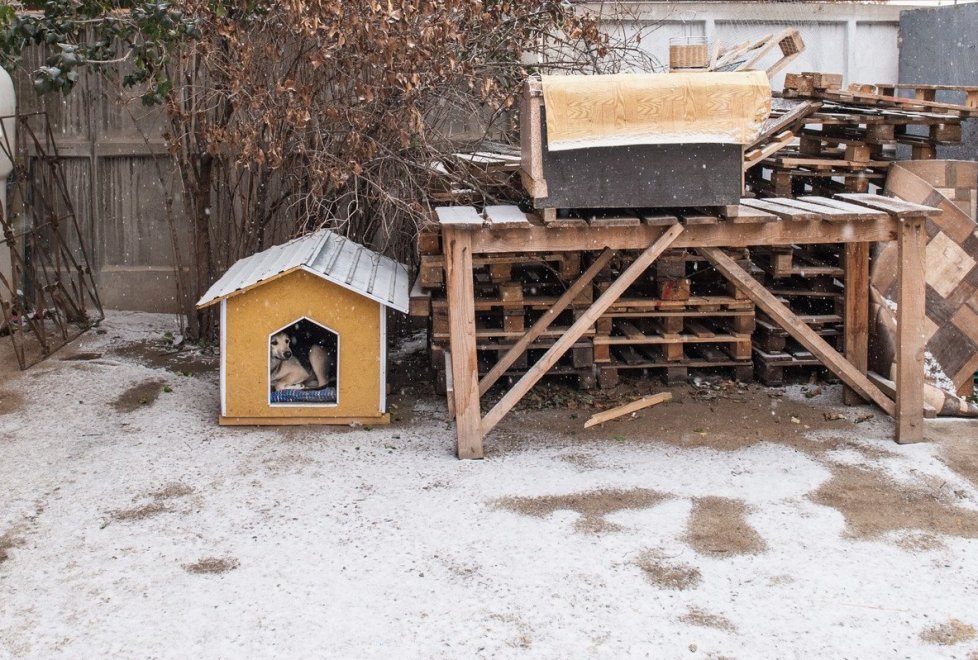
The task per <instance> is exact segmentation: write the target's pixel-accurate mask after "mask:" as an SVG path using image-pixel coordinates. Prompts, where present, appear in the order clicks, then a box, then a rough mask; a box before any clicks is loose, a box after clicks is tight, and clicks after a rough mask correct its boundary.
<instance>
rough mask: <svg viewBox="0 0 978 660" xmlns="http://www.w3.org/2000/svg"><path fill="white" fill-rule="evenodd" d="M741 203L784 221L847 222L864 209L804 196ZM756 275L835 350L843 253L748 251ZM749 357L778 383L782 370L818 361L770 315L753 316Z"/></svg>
mask: <svg viewBox="0 0 978 660" xmlns="http://www.w3.org/2000/svg"><path fill="white" fill-rule="evenodd" d="M744 204H745V205H751V206H752V207H756V208H758V209H761V210H764V211H767V212H768V213H772V214H774V215H777V216H778V217H780V218H782V219H784V220H791V221H811V220H815V219H817V218H824V219H825V220H826V221H828V222H846V221H848V220H851V219H854V218H857V217H860V216H861V214H864V213H865V211H864V210H863V209H860V208H859V207H858V206H856V205H854V204H851V203H848V202H846V201H844V200H840V199H835V198H828V197H820V196H814V195H807V196H802V197H799V198H798V199H785V198H774V199H751V200H745V201H744ZM751 259H752V262H753V264H754V266H755V268H756V271H757V273H756V276H757V278H758V279H759V280H761V281H762V282H764V284H765V286H766V288H767V289H768V290H770V291H771V292H772V293H774V294H775V295H776V296H777V297H778V298H779V299H780V300H781V302H783V303H785V304H786V305H787V306H788V308H789V309H791V310H792V311H793V312H794V313H795V314H797V315H798V317H799V318H800V319H801V320H803V321H805V322H806V323H807V324H808V325H809V327H811V328H812V329H813V330H815V331H816V332H817V333H818V334H819V335H820V336H822V337H823V338H824V339H826V340H827V341H828V342H829V343H830V344H835V347H836V349H837V350H841V349H842V348H843V347H842V345H841V343H840V342H842V339H843V337H844V329H845V305H844V299H845V292H844V289H843V284H842V281H843V277H844V275H845V271H844V270H843V264H842V255H841V251H840V249H839V246H837V245H833V244H817V245H804V246H800V245H796V246H785V247H770V248H760V249H752V250H751ZM753 349H754V361H755V367H756V369H755V370H756V373H757V375H758V378H759V379H760V380H761V381H762V382H764V383H765V384H768V385H780V384H781V383H783V382H784V379H785V370H786V369H795V368H798V367H806V368H818V367H819V366H820V362H819V360H818V359H817V358H816V357H815V356H814V355H812V354H811V353H809V352H808V351H807V350H805V349H804V348H802V347H801V346H799V345H798V344H797V343H796V342H795V341H794V340H792V339H791V338H790V337H789V336H788V334H787V333H786V332H785V331H784V330H782V329H781V328H780V327H779V326H778V325H777V324H776V323H775V322H774V321H773V320H772V319H770V318H768V317H766V316H764V315H763V314H762V315H760V316H759V317H758V320H757V329H756V331H755V333H754V346H753Z"/></svg>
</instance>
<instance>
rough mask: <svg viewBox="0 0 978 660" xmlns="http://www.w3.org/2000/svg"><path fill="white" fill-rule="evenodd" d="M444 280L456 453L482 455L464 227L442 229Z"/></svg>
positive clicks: (472, 289)
mask: <svg viewBox="0 0 978 660" xmlns="http://www.w3.org/2000/svg"><path fill="white" fill-rule="evenodd" d="M442 233H443V237H442V238H443V240H444V245H445V248H444V249H445V282H446V285H447V286H446V288H447V290H448V326H449V343H450V346H451V355H452V385H453V387H454V390H455V392H454V399H455V433H456V446H455V447H456V454H457V455H458V457H459V458H482V457H483V452H482V429H481V421H482V410H481V409H480V407H479V369H478V362H477V358H476V345H475V286H474V284H473V281H472V235H471V234H470V233H469V231H468V230H466V229H461V230H460V229H455V228H454V227H451V226H444V227H443V228H442Z"/></svg>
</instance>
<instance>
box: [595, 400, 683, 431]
mask: <svg viewBox="0 0 978 660" xmlns="http://www.w3.org/2000/svg"><path fill="white" fill-rule="evenodd" d="M666 401H672V393H671V392H660V393H659V394H650V395H648V396H643V397H642V398H641V399H638V400H636V401H632V402H631V403H626V404H625V405H623V406H618V407H617V408H611V409H610V410H605V411H604V412H599V413H597V414H595V415H591V418H590V419H589V420H587V421H586V422H584V428H586V429H589V428H591V427H592V426H597V425H598V424H604V423H605V422H610V421H611V420H613V419H618V418H619V417H624V416H625V415H630V414H631V413H633V412H638V411H639V410H643V409H645V408H649V407H651V406H655V405H658V404H660V403H665V402H666Z"/></svg>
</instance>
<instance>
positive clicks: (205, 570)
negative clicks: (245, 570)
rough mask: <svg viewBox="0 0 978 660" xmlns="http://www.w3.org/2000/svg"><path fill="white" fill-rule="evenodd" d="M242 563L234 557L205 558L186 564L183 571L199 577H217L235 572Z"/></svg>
mask: <svg viewBox="0 0 978 660" xmlns="http://www.w3.org/2000/svg"><path fill="white" fill-rule="evenodd" d="M238 566H240V562H238V560H237V559H234V558H233V557H205V558H204V559H200V560H198V561H195V562H194V563H192V564H184V565H183V570H185V571H187V572H188V573H195V574H198V575H216V574H220V573H228V572H230V571H233V570H234V569H236V568H237V567H238Z"/></svg>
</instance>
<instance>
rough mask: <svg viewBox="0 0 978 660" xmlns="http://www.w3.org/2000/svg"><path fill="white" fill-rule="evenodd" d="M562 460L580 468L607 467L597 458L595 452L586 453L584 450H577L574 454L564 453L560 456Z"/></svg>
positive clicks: (594, 468)
mask: <svg viewBox="0 0 978 660" xmlns="http://www.w3.org/2000/svg"><path fill="white" fill-rule="evenodd" d="M560 460H562V461H564V462H565V463H570V464H571V465H573V466H574V467H577V468H579V469H580V470H582V471H584V470H600V469H601V468H603V467H605V466H604V464H603V463H601V461H599V460H597V459H596V458H595V457H594V455H593V454H586V453H583V452H575V453H572V454H564V455H562V456H560Z"/></svg>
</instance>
